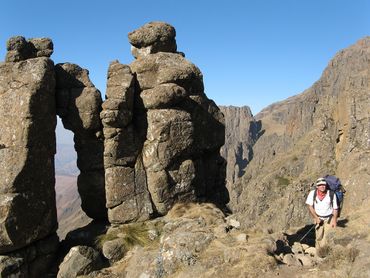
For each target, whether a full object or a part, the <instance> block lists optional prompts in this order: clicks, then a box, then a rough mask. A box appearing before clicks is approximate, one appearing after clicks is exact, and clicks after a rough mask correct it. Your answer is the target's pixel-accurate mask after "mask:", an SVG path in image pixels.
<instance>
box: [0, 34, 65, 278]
mask: <svg viewBox="0 0 370 278" xmlns="http://www.w3.org/2000/svg"><path fill="white" fill-rule="evenodd" d="M7 50H8V53H7V55H6V61H5V62H4V63H0V254H7V255H6V256H1V262H2V263H1V264H0V276H2V277H3V276H4V277H8V276H7V275H8V274H9V273H10V274H14V273H15V274H17V275H21V276H17V277H36V276H37V273H42V271H43V270H45V268H47V267H48V260H47V259H46V258H47V257H48V258H49V259H50V257H52V253H53V252H54V251H55V249H56V244H57V242H58V239H57V237H56V234H55V231H56V229H57V216H56V205H55V190H54V184H55V176H54V154H55V150H56V148H55V126H56V111H55V74H54V63H53V61H52V60H50V59H49V56H50V55H51V54H52V52H53V44H52V42H51V40H50V39H32V40H28V41H27V40H26V39H25V38H23V37H13V38H11V39H10V40H9V41H8V43H7ZM36 241H37V243H35V244H33V243H34V242H36ZM44 242H48V243H47V245H48V246H49V247H50V248H49V249H44V250H43V251H44V252H43V251H42V249H43V246H44V247H45V245H44ZM37 246H39V247H40V248H38V247H37ZM9 252H11V253H9ZM30 253H32V256H29V255H27V254H30ZM8 255H9V256H8ZM40 258H43V259H40ZM41 261H42V263H40V262H41ZM6 267H7V268H6ZM13 270H14V271H15V272H14V271H13ZM9 271H13V272H9ZM8 272H9V273H8ZM10 274H9V275H10ZM15 274H14V275H15ZM22 275H23V276H22Z"/></svg>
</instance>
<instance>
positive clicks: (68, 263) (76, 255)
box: [57, 246, 103, 278]
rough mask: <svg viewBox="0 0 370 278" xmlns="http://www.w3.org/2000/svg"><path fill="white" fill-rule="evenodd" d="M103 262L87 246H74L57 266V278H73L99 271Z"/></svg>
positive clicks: (94, 251) (98, 255) (97, 253)
mask: <svg viewBox="0 0 370 278" xmlns="http://www.w3.org/2000/svg"><path fill="white" fill-rule="evenodd" d="M102 266H103V260H102V258H101V255H100V254H99V252H97V251H96V250H94V249H93V248H91V247H88V246H75V247H72V248H71V250H70V251H69V252H68V254H67V256H65V257H64V260H63V262H62V263H61V265H60V266H59V272H58V275H57V277H58V278H74V277H77V276H80V275H86V274H89V273H90V272H92V271H94V270H96V269H100V268H101V267H102Z"/></svg>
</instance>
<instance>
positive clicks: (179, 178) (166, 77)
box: [101, 22, 228, 223]
mask: <svg viewBox="0 0 370 278" xmlns="http://www.w3.org/2000/svg"><path fill="white" fill-rule="evenodd" d="M129 39H130V42H131V44H132V45H133V47H132V53H133V55H134V57H136V58H137V59H136V60H135V61H134V62H133V63H131V64H130V65H129V66H127V65H122V64H120V63H119V62H113V63H112V64H111V65H110V68H109V72H108V86H107V96H106V97H107V100H106V101H105V102H104V103H103V111H102V113H101V119H102V122H103V125H104V135H105V152H104V164H105V169H106V173H105V174H106V183H107V184H106V196H107V207H108V208H109V211H108V214H109V220H110V222H111V223H125V222H129V221H133V220H144V219H148V218H149V217H150V216H151V215H152V214H162V215H163V214H166V213H167V211H168V210H169V209H170V208H171V206H172V205H173V204H174V203H176V202H178V201H195V200H212V201H214V202H217V203H219V204H220V205H224V204H225V203H226V202H227V201H228V194H227V191H226V188H225V185H224V179H225V177H224V175H225V162H224V160H223V159H222V158H221V157H220V155H219V149H220V147H221V146H222V145H223V143H224V124H223V115H222V113H221V112H220V110H219V109H218V107H217V106H216V105H215V104H214V102H212V101H210V100H209V99H208V98H207V97H206V96H205V94H204V88H203V81H202V74H201V72H200V71H199V69H198V68H197V67H196V66H195V65H193V64H192V63H190V62H189V61H187V60H186V59H185V58H184V57H183V54H180V53H177V52H176V42H175V30H174V28H173V27H172V26H170V25H168V24H166V23H162V22H151V23H149V24H146V25H144V26H143V27H141V28H140V29H138V30H136V31H134V32H132V33H130V34H129Z"/></svg>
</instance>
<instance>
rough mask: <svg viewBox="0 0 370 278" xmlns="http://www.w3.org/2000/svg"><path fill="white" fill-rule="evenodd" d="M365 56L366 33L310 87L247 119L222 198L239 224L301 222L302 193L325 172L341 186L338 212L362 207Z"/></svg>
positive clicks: (369, 125) (368, 115)
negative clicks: (244, 147)
mask: <svg viewBox="0 0 370 278" xmlns="http://www.w3.org/2000/svg"><path fill="white" fill-rule="evenodd" d="M369 60H370V38H369V37H366V38H364V39H362V40H359V41H358V42H357V43H356V44H354V45H352V46H350V47H349V48H347V49H344V50H342V51H340V52H339V53H337V54H336V55H335V57H334V58H333V59H332V60H331V61H330V62H329V64H328V66H327V68H326V69H325V70H324V72H323V74H322V76H321V78H320V79H319V80H318V81H317V82H315V83H314V84H313V85H312V87H310V88H309V89H307V90H305V91H304V92H303V93H302V94H299V95H296V96H294V97H291V98H288V99H286V100H284V101H281V102H278V103H275V104H272V105H270V106H268V107H267V108H265V109H264V110H262V111H261V112H260V113H258V114H257V115H256V116H255V121H256V122H257V123H258V125H259V131H258V134H257V138H256V141H255V142H254V143H253V144H252V146H253V148H252V152H253V156H252V159H251V160H250V161H249V162H248V165H247V167H246V168H245V173H244V175H243V177H242V178H241V179H239V180H238V181H237V182H235V183H234V184H233V189H234V191H235V192H237V194H233V198H232V201H231V202H230V204H231V209H232V210H233V211H234V212H235V213H236V214H237V215H239V217H240V221H241V223H242V224H244V225H245V226H252V225H256V224H257V225H260V226H261V227H265V226H266V225H268V226H271V227H273V228H274V229H276V230H279V229H282V228H287V227H292V226H299V225H303V224H304V223H308V221H310V220H309V216H308V213H307V210H306V208H305V204H304V201H305V197H306V195H307V194H308V192H309V190H310V185H311V184H312V182H314V181H315V180H316V179H317V178H318V177H322V176H324V175H326V174H335V175H337V176H338V177H340V178H341V181H342V183H343V185H344V186H345V187H346V189H347V193H348V194H347V196H346V199H345V206H344V213H346V212H347V213H351V212H353V211H356V210H358V209H359V208H361V207H366V206H368V204H369V203H368V200H369V198H368V197H369V190H368V187H369V180H370V176H369V171H368V168H369V159H370V157H369V151H370V137H369V136H370V109H369V107H370V103H369V102H370V97H369V92H370V90H369V86H370V81H369V80H370V72H369V70H370V67H369ZM360 196H361V197H360Z"/></svg>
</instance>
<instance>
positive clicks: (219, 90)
mask: <svg viewBox="0 0 370 278" xmlns="http://www.w3.org/2000/svg"><path fill="white" fill-rule="evenodd" d="M0 7H1V11H2V14H1V17H0V28H1V32H0V46H1V48H0V56H1V57H4V56H5V52H6V49H5V48H6V41H7V39H8V38H9V37H11V36H14V35H22V36H25V37H26V38H31V37H50V38H52V40H53V42H54V54H53V56H52V59H53V60H54V61H55V63H60V62H72V63H76V64H79V65H80V66H82V67H84V68H87V69H88V70H89V71H90V78H91V79H92V81H93V82H94V84H95V86H96V87H97V88H98V89H99V90H100V91H101V92H102V93H103V94H104V92H105V86H106V72H107V68H108V65H109V62H110V61H112V60H115V59H118V60H120V62H121V63H130V62H131V61H133V57H132V55H131V53H130V45H129V43H128V39H127V34H128V32H130V31H132V30H134V29H137V28H138V27H140V26H141V25H143V24H145V23H147V22H150V21H157V20H160V21H166V22H168V23H170V24H172V25H173V26H174V27H175V28H176V31H177V44H178V49H179V51H183V52H185V54H186V57H187V59H189V60H190V61H192V62H193V63H195V64H196V65H197V66H198V67H199V68H200V69H201V71H202V72H203V75H204V82H205V88H206V94H207V95H208V97H209V98H211V99H213V100H215V102H216V103H217V104H220V105H235V106H242V105H248V106H250V107H251V109H252V111H253V113H254V114H256V113H257V112H259V111H260V110H261V109H262V108H263V107H265V106H267V105H269V104H271V103H273V102H276V101H279V100H283V99H285V98H287V97H289V96H292V95H295V94H298V93H301V92H302V91H303V90H305V89H307V88H308V87H310V86H311V85H312V84H313V83H314V82H315V81H316V80H318V79H319V77H320V75H321V73H322V71H323V70H324V68H325V67H326V65H327V64H328V62H329V60H330V59H331V58H332V57H333V56H334V54H335V53H336V52H338V51H339V50H341V49H343V48H346V47H348V46H349V45H351V44H353V43H355V42H356V41H357V40H358V39H360V38H362V37H364V36H366V35H370V1H365V0H353V1H349V0H348V1H344V0H300V1H299V0H295V1H293V0H291V1H284V0H280V1H278V0H270V1H264V0H254V1H247V0H244V1H241V0H240V1H232V0H228V1H216V0H213V1H211V0H209V1H208V0H203V1H202V0H197V1H193V0H187V1H181V2H180V1H173V0H172V1H170V0H168V1H167V0H162V1H161V0H157V1H153V0H151V1H147V0H140V1H118V0H116V1H113V0H104V1H94V0H90V1H84V0H73V1H72V0H64V1H51V0H48V1H46V0H33V1H30V0H24V1H19V0H11V1H2V3H1V4H0Z"/></svg>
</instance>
